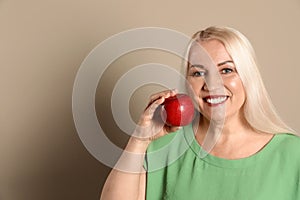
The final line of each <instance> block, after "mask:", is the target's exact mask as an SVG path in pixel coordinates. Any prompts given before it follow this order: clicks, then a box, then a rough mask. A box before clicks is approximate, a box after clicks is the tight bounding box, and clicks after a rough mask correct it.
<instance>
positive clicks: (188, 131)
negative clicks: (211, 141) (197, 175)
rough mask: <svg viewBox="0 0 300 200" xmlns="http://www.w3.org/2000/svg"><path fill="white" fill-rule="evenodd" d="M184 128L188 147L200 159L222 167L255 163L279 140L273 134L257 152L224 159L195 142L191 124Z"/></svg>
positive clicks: (237, 166)
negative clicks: (206, 150)
mask: <svg viewBox="0 0 300 200" xmlns="http://www.w3.org/2000/svg"><path fill="white" fill-rule="evenodd" d="M183 129H184V131H183V132H184V137H185V140H186V142H187V144H188V145H189V148H190V149H191V150H192V151H193V152H194V154H195V155H196V156H197V157H198V158H199V159H200V160H202V161H204V162H206V163H208V164H211V165H214V166H217V167H222V168H245V167H249V166H251V165H254V164H257V162H258V161H260V160H262V158H264V157H266V156H267V155H270V152H272V150H273V149H274V148H276V144H277V143H278V142H279V139H278V138H279V137H277V136H278V134H275V135H274V136H273V137H272V139H271V140H270V141H269V142H268V143H267V144H266V145H265V146H264V147H263V148H262V149H261V150H260V151H258V152H256V153H255V154H253V155H250V156H248V157H245V158H239V159H225V158H220V157H217V156H213V155H211V154H209V153H207V152H205V151H204V150H203V149H202V148H201V145H200V144H199V143H198V142H197V140H196V138H195V135H194V131H193V128H192V124H190V125H188V126H185V127H183Z"/></svg>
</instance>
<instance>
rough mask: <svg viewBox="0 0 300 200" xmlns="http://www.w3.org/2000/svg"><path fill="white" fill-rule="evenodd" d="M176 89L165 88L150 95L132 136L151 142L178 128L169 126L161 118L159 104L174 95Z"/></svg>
mask: <svg viewBox="0 0 300 200" xmlns="http://www.w3.org/2000/svg"><path fill="white" fill-rule="evenodd" d="M176 94H177V90H165V91H162V92H159V93H156V94H153V95H151V97H150V100H149V104H148V106H147V107H146V109H145V110H144V112H143V114H142V115H141V117H140V120H139V123H138V125H137V127H136V129H135V131H134V134H133V136H134V137H135V138H136V140H141V141H148V142H151V141H152V140H154V139H157V138H159V137H161V136H164V135H166V134H167V133H169V132H173V131H176V130H178V129H179V127H171V126H168V125H166V124H165V122H164V121H163V120H162V119H161V116H160V113H161V106H162V104H163V103H164V101H165V99H166V98H168V97H171V96H175V95H176Z"/></svg>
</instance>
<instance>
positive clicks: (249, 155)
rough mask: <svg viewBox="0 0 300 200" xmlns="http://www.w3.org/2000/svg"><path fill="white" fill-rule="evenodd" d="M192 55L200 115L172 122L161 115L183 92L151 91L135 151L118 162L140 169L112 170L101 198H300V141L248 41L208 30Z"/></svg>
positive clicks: (197, 38) (189, 74) (189, 76)
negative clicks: (180, 124) (279, 110)
mask: <svg viewBox="0 0 300 200" xmlns="http://www.w3.org/2000/svg"><path fill="white" fill-rule="evenodd" d="M187 55H188V56H187V58H188V62H187V66H186V67H187V68H186V83H187V84H186V86H187V91H188V93H189V95H190V96H191V97H192V99H193V102H194V107H195V113H197V115H196V117H195V119H194V120H193V121H192V123H190V124H188V125H186V126H184V127H182V128H179V129H178V127H171V128H170V127H167V125H166V124H164V123H163V121H160V120H156V118H155V113H156V112H157V111H159V110H160V109H161V105H162V104H163V103H164V102H165V99H166V98H168V97H170V96H175V95H176V90H167V91H162V92H160V93H157V94H154V95H152V96H151V98H150V100H149V102H150V103H149V104H148V107H147V108H146V109H145V111H144V113H143V114H142V115H141V118H140V121H139V127H138V128H137V129H136V130H135V132H134V136H135V137H131V138H130V140H129V142H128V145H127V147H126V149H125V150H126V151H127V152H128V151H129V152H132V156H130V155H128V154H124V155H123V156H122V157H121V159H120V161H119V163H118V165H134V166H135V169H139V171H138V172H139V173H130V172H121V171H118V170H117V169H113V170H112V172H111V173H110V175H109V177H108V179H107V182H106V184H105V187H104V189H103V193H102V199H105V200H106V199H128V200H129V199H130V200H132V199H145V198H146V199H149V200H160V199H172V200H173V199H192V200H194V199H197V200H201V199H203V200H206V199H230V200H240V199H256V200H265V199H273V200H282V199H300V190H299V183H300V156H299V155H298V154H297V151H298V149H299V146H300V138H299V137H298V136H296V135H295V134H293V131H292V130H291V129H290V128H289V127H288V126H287V125H286V124H285V123H284V122H283V121H282V120H281V119H280V117H279V116H278V115H277V114H276V112H275V109H274V107H273V105H272V103H271V101H270V99H269V98H268V94H267V91H266V89H265V87H264V84H263V81H262V79H261V77H260V73H259V71H258V69H257V64H256V61H255V55H254V51H253V49H252V47H251V45H250V43H249V41H248V40H247V39H246V38H245V36H243V35H242V34H241V33H240V32H238V31H236V30H234V29H232V28H226V27H209V28H207V29H205V30H202V31H199V32H197V33H196V34H194V36H193V37H192V40H191V43H190V45H189V48H188V53H187ZM166 78H167V77H166ZM170 131H173V132H172V133H170ZM141 135H143V136H145V135H148V136H149V137H148V138H146V139H145V137H144V138H142V139H141V138H139V136H141ZM153 136H155V137H153ZM153 138H155V140H153ZM134 155H135V156H134ZM136 155H139V156H136ZM287 168H288V170H285V169H287ZM282 170H284V173H282ZM278 179H280V180H281V181H277V180H278Z"/></svg>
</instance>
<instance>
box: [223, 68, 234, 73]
mask: <svg viewBox="0 0 300 200" xmlns="http://www.w3.org/2000/svg"><path fill="white" fill-rule="evenodd" d="M231 72H233V69H230V68H224V69H222V70H221V74H229V73H231Z"/></svg>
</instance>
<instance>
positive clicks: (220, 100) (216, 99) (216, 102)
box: [206, 97, 227, 104]
mask: <svg viewBox="0 0 300 200" xmlns="http://www.w3.org/2000/svg"><path fill="white" fill-rule="evenodd" d="M226 99H227V97H217V98H208V99H206V101H207V102H208V103H211V104H218V103H222V102H223V101H225V100H226Z"/></svg>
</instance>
